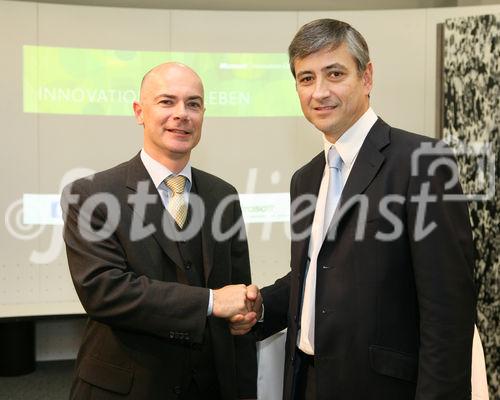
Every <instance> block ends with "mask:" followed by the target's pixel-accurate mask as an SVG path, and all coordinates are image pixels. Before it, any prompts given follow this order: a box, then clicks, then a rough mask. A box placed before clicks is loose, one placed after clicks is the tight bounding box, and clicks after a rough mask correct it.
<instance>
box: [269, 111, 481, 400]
mask: <svg viewBox="0 0 500 400" xmlns="http://www.w3.org/2000/svg"><path fill="white" fill-rule="evenodd" d="M424 142H428V144H430V145H432V146H434V145H435V143H436V141H435V140H432V139H429V138H427V137H424V136H419V135H415V134H411V133H408V132H404V131H401V130H399V129H395V128H391V127H390V126H388V125H387V124H386V123H384V122H383V121H382V120H380V119H379V120H378V121H377V122H376V123H375V125H374V126H373V128H372V129H371V131H370V132H369V134H368V136H367V138H366V140H365V141H364V143H363V145H362V147H361V150H360V152H359V154H358V157H357V159H356V161H355V164H354V166H353V168H352V170H351V173H350V175H349V178H348V181H347V182H346V184H345V187H344V190H343V194H342V197H341V205H343V206H344V210H346V209H348V211H347V212H346V213H345V214H343V216H341V217H340V220H339V222H338V225H337V227H336V229H337V231H336V232H337V236H336V239H335V240H326V241H325V242H324V243H323V245H322V248H321V250H320V253H319V256H318V263H317V265H318V269H317V283H316V320H315V321H316V325H315V371H316V378H317V380H316V385H317V393H318V400H322V399H325V400H326V399H335V400H370V399H373V400H390V399H394V400H406V399H408V400H409V399H419V400H433V399H443V400H444V399H449V400H459V399H460V400H461V399H469V398H470V377H471V374H470V369H471V348H472V334H473V324H474V320H475V288H474V285H473V253H472V249H473V247H472V242H471V230H470V226H469V217H468V212H467V206H466V204H465V203H464V202H456V201H455V202H451V201H446V202H445V201H443V199H442V195H443V193H444V192H446V193H447V194H460V193H461V189H460V185H459V184H458V183H455V184H454V185H453V187H451V188H449V189H446V190H445V188H444V186H445V185H444V184H445V182H447V181H448V180H449V178H450V170H449V169H448V168H447V167H443V166H442V165H441V167H439V168H437V170H436V172H435V174H434V176H429V174H428V172H427V171H428V168H429V166H431V163H432V161H433V160H436V159H437V158H438V156H437V155H435V154H434V155H429V156H422V157H419V158H418V173H417V174H414V175H415V176H412V173H411V156H412V153H413V151H414V150H416V149H417V148H419V146H420V145H421V144H422V143H424ZM446 159H447V160H448V161H450V160H452V158H451V159H450V157H449V156H446ZM440 164H443V163H442V162H440ZM324 166H325V157H324V153H323V152H322V153H320V154H318V155H317V156H316V157H315V158H314V159H313V160H311V161H310V162H309V163H308V164H307V165H305V166H304V167H302V168H301V169H299V170H298V171H297V172H296V173H295V174H294V175H293V177H292V181H291V189H290V192H291V200H292V202H293V201H294V200H295V199H297V198H298V196H300V195H302V194H314V195H317V193H318V191H319V186H320V182H321V178H322V174H323V169H324ZM431 169H432V168H431ZM422 184H423V186H422ZM427 187H428V188H429V192H430V193H431V194H433V195H436V196H437V197H436V199H435V200H434V201H433V202H431V203H428V204H427V206H426V208H427V210H426V214H425V219H424V222H425V226H427V225H428V224H430V223H432V221H434V222H435V223H436V224H437V225H436V227H435V229H434V230H433V231H432V232H431V233H430V234H428V235H427V236H425V237H424V238H417V237H416V236H415V229H414V228H415V225H416V224H417V225H418V223H419V221H418V214H419V213H418V212H417V210H418V205H417V203H416V202H415V197H414V196H416V195H418V194H419V193H421V188H423V190H426V189H425V188H427ZM359 194H362V195H364V196H366V197H365V200H367V208H366V213H365V214H364V215H366V221H365V222H364V221H362V223H361V227H364V229H365V232H364V239H363V240H355V233H356V223H357V218H358V216H359V215H360V210H361V209H362V207H361V202H357V203H353V205H352V206H351V207H347V204H348V203H349V199H352V198H353V196H355V195H359ZM386 195H395V196H394V197H392V200H391V202H390V203H389V205H388V207H387V209H386V211H381V209H380V208H379V204H380V201H381V200H382V199H383V198H384V196H386ZM302 208H303V207H298V209H297V210H296V213H298V212H300V210H301V209H302ZM387 210H388V211H389V212H390V214H389V213H388V212H387ZM296 213H295V214H293V215H291V218H292V221H291V222H292V225H291V227H292V231H293V232H303V231H304V230H305V229H307V228H310V226H311V224H312V220H313V215H312V214H309V215H308V216H307V217H305V218H299V219H298V218H296V217H295V215H297V214H296ZM338 215H339V214H338V212H337V214H336V216H338ZM361 215H363V213H361ZM394 218H397V219H398V221H401V227H402V232H401V234H400V235H397V237H396V238H393V239H391V240H389V241H387V240H386V241H384V240H381V239H380V238H377V237H375V235H376V233H377V232H382V233H391V232H393V230H394V227H395V225H396V224H395V223H394V222H393V221H394ZM332 229H335V227H334V226H330V232H329V235H330V233H331V230H332ZM308 246H309V235H307V237H306V238H305V239H303V240H301V239H300V238H299V239H298V240H295V241H292V245H291V272H290V273H289V274H288V275H286V276H285V277H283V278H282V279H280V280H278V281H276V282H275V284H273V285H272V286H269V287H267V288H264V289H263V290H262V294H263V298H264V305H265V316H264V323H263V326H262V327H261V328H262V329H261V334H262V335H263V336H264V337H266V336H269V335H270V334H273V333H275V332H277V331H279V330H281V329H283V328H285V327H288V333H287V344H286V346H287V347H286V361H285V382H284V398H285V399H291V398H292V391H293V388H294V370H296V368H294V366H295V365H296V362H297V355H296V343H297V331H298V329H299V323H300V310H301V304H302V289H303V284H304V272H305V266H306V258H307V251H308Z"/></svg>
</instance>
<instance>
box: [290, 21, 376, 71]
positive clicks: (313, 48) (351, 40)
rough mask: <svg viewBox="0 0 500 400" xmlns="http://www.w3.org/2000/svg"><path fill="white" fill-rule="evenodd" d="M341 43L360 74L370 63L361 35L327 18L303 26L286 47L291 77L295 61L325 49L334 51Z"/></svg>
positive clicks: (366, 46)
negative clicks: (351, 57)
mask: <svg viewBox="0 0 500 400" xmlns="http://www.w3.org/2000/svg"><path fill="white" fill-rule="evenodd" d="M343 43H345V44H346V45H347V48H348V49H349V52H350V53H351V55H352V56H353V57H354V60H355V61H356V66H357V68H358V72H359V73H360V74H362V73H363V72H364V71H365V70H366V66H367V65H368V63H369V62H370V52H369V51H368V45H367V44H366V41H365V39H364V38H363V36H362V35H361V33H359V32H358V31H357V30H356V29H354V28H353V27H352V26H351V25H349V24H348V23H346V22H342V21H338V20H336V19H329V18H324V19H317V20H315V21H312V22H309V23H307V24H305V25H303V26H302V27H301V28H300V29H299V31H298V32H297V34H296V35H295V37H294V38H293V40H292V42H291V43H290V46H289V47H288V59H289V62H290V70H291V71H292V74H293V76H294V77H295V66H294V62H295V60H296V59H298V58H304V57H307V56H308V55H310V54H313V53H316V52H317V51H320V50H323V49H325V48H329V49H332V50H333V49H336V48H337V47H339V46H340V45H342V44H343Z"/></svg>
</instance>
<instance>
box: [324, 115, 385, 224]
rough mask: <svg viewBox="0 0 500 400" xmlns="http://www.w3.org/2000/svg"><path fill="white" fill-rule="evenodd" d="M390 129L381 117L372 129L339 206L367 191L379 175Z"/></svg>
mask: <svg viewBox="0 0 500 400" xmlns="http://www.w3.org/2000/svg"><path fill="white" fill-rule="evenodd" d="M389 131H390V127H389V125H387V124H386V123H385V122H384V121H382V120H381V119H380V118H379V119H378V120H377V121H376V122H375V124H374V125H373V127H372V128H371V129H370V132H369V133H368V135H367V137H366V139H365V141H364V142H363V145H362V146H361V149H360V150H359V154H358V156H357V157H356V161H355V162H354V165H353V167H352V170H351V173H350V174H349V178H348V179H347V182H346V184H345V186H344V189H343V191H342V195H341V197H340V201H339V208H340V207H342V206H343V205H344V204H345V203H346V202H348V201H349V199H351V198H352V197H353V196H357V195H359V194H362V193H363V192H365V190H366V189H367V188H368V186H369V185H370V183H371V182H372V181H373V179H374V178H375V176H376V175H377V173H378V171H379V170H380V168H381V166H382V164H383V163H384V160H385V156H384V155H383V154H382V153H381V150H382V149H383V148H384V147H386V146H387V145H388V144H389V143H390V138H389ZM345 215H347V213H346V214H344V216H345ZM330 228H331V227H330Z"/></svg>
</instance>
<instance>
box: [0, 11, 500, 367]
mask: <svg viewBox="0 0 500 400" xmlns="http://www.w3.org/2000/svg"><path fill="white" fill-rule="evenodd" d="M499 12H500V5H493V6H481V7H459V8H433V9H414V10H412V9H410V10H383V11H339V12H332V11H328V12H225V11H169V10H141V9H114V8H106V7H78V6H60V5H52V4H38V5H37V4H36V3H21V2H9V1H2V2H0V35H1V36H3V37H8V38H9V40H8V41H7V42H4V43H3V44H2V52H4V53H5V52H7V53H9V54H11V55H12V54H14V55H16V54H17V55H19V54H18V52H19V50H18V49H19V48H21V47H22V45H23V44H37V43H39V44H42V45H53V46H72V47H76V46H75V43H77V45H78V46H81V47H87V48H93V47H95V48H112V49H128V50H133V49H137V50H139V49H140V50H174V51H175V50H178V51H206V49H207V46H210V48H211V50H212V51H220V52H266V51H269V52H285V51H286V48H287V46H288V44H289V41H290V40H291V38H292V37H293V35H294V33H295V32H296V30H297V29H298V27H299V26H301V25H302V24H303V23H305V22H307V21H310V20H313V19H316V18H325V17H331V18H336V19H342V20H345V21H347V22H350V23H351V24H353V25H354V26H355V27H356V28H357V29H358V30H359V31H360V32H361V33H362V34H363V35H364V36H365V37H366V39H367V42H368V45H369V46H370V49H371V54H372V60H373V63H374V70H375V76H374V81H375V85H374V90H373V95H372V104H373V107H374V109H375V111H376V112H377V113H378V114H379V115H380V116H381V117H382V118H384V119H385V120H386V121H387V122H388V123H390V124H393V125H395V126H398V127H401V128H404V129H407V130H410V131H414V132H417V133H423V134H427V135H429V136H436V135H437V132H436V84H437V79H438V77H437V74H436V61H437V60H436V51H437V49H436V37H437V24H439V23H442V22H443V21H444V20H445V19H446V18H450V17H457V16H466V15H478V14H487V13H499ZM19 27H22V30H19V29H18V28H19ZM13 30H15V31H16V32H17V31H19V32H21V33H20V34H16V36H15V37H12V35H11V34H10V32H12V31H13ZM78 32H85V35H84V36H83V37H82V35H81V34H80V33H78ZM118 35H119V36H120V37H118ZM123 35H125V38H124V36H123ZM271 38H272V40H270V39H271ZM123 39H125V40H123ZM20 60H22V57H20V56H19V57H14V58H13V59H11V58H9V59H8V60H5V59H4V60H2V72H3V73H2V74H1V75H0V84H1V86H2V88H6V90H7V91H8V90H12V91H14V90H15V88H14V89H12V81H14V80H16V79H17V81H18V82H22V77H21V76H20V75H21V74H22V64H21V62H22V61H20ZM8 99H9V98H8V97H6V96H2V97H0V108H1V109H2V110H3V113H4V115H5V116H8V118H4V120H3V124H4V125H3V126H4V132H5V133H4V134H2V140H3V146H2V147H1V148H0V157H5V158H7V159H11V160H12V163H13V165H26V166H28V167H27V168H15V173H6V172H5V171H2V173H1V177H2V183H3V185H4V187H5V186H6V187H9V190H10V191H12V196H13V198H15V197H16V196H17V195H19V194H20V193H22V191H23V190H24V187H25V185H26V182H28V183H29V182H31V183H30V185H31V187H33V188H34V190H38V191H40V192H54V190H57V189H58V188H54V187H53V183H51V182H48V181H44V180H43V179H42V180H37V177H39V176H40V174H41V172H40V171H39V170H37V169H38V168H41V169H42V172H43V171H46V170H48V169H50V168H51V166H50V164H49V163H45V162H44V161H43V160H48V159H50V158H51V157H53V149H52V148H51V147H50V145H49V143H50V140H56V141H58V142H59V143H60V145H61V147H62V148H64V146H79V143H78V141H79V140H85V141H92V140H93V141H96V142H97V141H101V142H102V140H103V137H102V136H101V135H98V133H97V132H98V131H99V129H101V130H102V129H103V127H104V128H107V129H109V131H110V132H111V135H110V137H108V138H107V139H106V140H108V142H107V144H105V145H104V146H103V147H104V148H109V146H113V144H114V143H116V142H117V140H118V141H121V142H122V143H123V141H124V140H126V141H127V143H128V146H129V147H138V146H140V135H139V136H138V135H137V132H138V131H137V130H135V129H136V128H135V127H131V126H130V124H131V120H130V119H126V118H124V119H122V120H121V122H120V123H118V124H116V123H115V122H116V121H114V122H113V126H107V125H106V124H107V123H106V121H105V120H104V119H99V120H96V121H95V122H91V123H90V126H87V127H86V128H87V129H86V131H87V132H89V135H88V136H85V137H81V136H77V137H76V138H75V137H74V136H67V135H65V131H66V130H67V129H69V128H71V127H69V128H68V126H67V125H65V124H64V123H61V124H59V125H58V126H59V128H58V129H54V125H53V121H52V119H53V118H54V117H51V116H47V115H31V116H28V117H26V116H24V117H23V118H16V117H20V115H21V114H22V110H21V109H20V107H19V104H17V103H15V102H12V101H9V100H8ZM19 124H22V126H21V127H20V126H19ZM243 126H245V129H246V131H245V132H249V133H248V134H245V140H248V141H262V143H266V144H268V145H270V146H272V147H273V148H275V147H276V146H282V147H283V146H284V148H285V149H286V151H287V152H288V154H290V160H289V162H288V163H287V165H286V166H285V167H284V169H283V171H284V173H283V176H284V178H283V182H282V183H281V187H282V188H285V189H284V190H283V191H286V190H287V189H286V188H287V187H288V183H287V181H288V179H289V176H290V174H291V173H292V171H293V169H294V168H296V167H298V166H300V165H301V164H303V163H304V162H306V161H307V160H308V159H310V158H311V157H312V155H314V154H315V153H316V152H318V151H319V149H320V135H319V134H318V133H317V132H316V131H315V130H314V129H313V128H312V127H311V126H310V125H309V124H308V123H307V122H306V121H305V120H304V119H302V118H288V119H279V120H278V119H272V118H265V119H256V120H248V119H247V120H245V121H240V120H237V119H232V120H227V119H226V120H223V119H219V118H212V119H209V120H206V121H205V129H204V140H203V142H202V144H201V145H200V148H199V149H197V151H195V152H194V153H193V161H194V163H195V164H196V163H197V162H198V161H201V160H203V154H204V151H205V150H204V147H203V146H208V145H219V146H224V145H226V146H228V141H229V144H231V140H232V139H231V136H230V132H236V131H239V130H241V129H242V127H243ZM14 129H21V130H22V131H23V132H24V133H25V134H24V135H22V136H19V135H16V136H10V135H8V134H6V133H8V132H10V131H12V130H14ZM132 129H134V130H132ZM34 132H38V134H35V133H34ZM124 132H129V133H130V132H132V133H131V134H130V135H129V136H128V139H125V138H126V137H127V136H126V135H124ZM134 135H135V136H134ZM19 141H22V143H23V147H24V148H25V150H26V151H25V152H24V153H22V154H12V152H11V151H10V149H11V148H12V147H14V145H17V144H18V143H19ZM233 145H237V143H233ZM126 149H127V146H119V147H117V148H116V151H115V152H113V153H112V154H110V156H109V157H108V158H107V159H106V162H105V163H103V165H99V166H100V167H103V168H104V167H106V166H108V165H112V164H114V163H116V162H118V161H121V160H123V159H125V158H126V156H128V154H127V153H128V150H126ZM38 152H41V154H42V160H38V162H37V163H33V162H32V161H33V160H31V159H30V157H31V158H32V157H33V156H32V155H33V154H38ZM88 157H94V155H88ZM70 161H71V160H65V159H64V158H62V162H70ZM91 161H95V160H93V159H92V160H91ZM243 161H245V160H243ZM248 162H249V163H251V162H253V163H255V162H258V163H259V168H261V170H263V171H265V172H266V173H268V172H270V171H273V168H275V167H276V166H275V165H274V159H273V157H269V155H267V154H266V153H264V155H263V156H262V157H261V158H259V159H251V160H250V159H249V160H248ZM212 163H213V164H211V165H210V166H211V168H210V170H211V171H212V172H214V173H216V174H219V175H221V176H223V177H225V178H226V179H228V180H229V181H234V180H235V179H238V178H237V177H236V176H232V173H233V172H232V171H228V170H227V168H226V169H224V168H222V167H220V166H218V165H217V162H216V160H215V161H213V162H212ZM98 164H99V163H98ZM104 164H106V165H104ZM237 186H238V185H237ZM240 186H241V184H240ZM269 188H270V186H269V184H266V183H264V184H263V187H262V189H261V190H266V189H268V190H269ZM239 190H240V191H244V188H241V187H240V188H239ZM0 206H1V207H2V209H5V208H6V207H7V206H8V204H7V203H5V204H0ZM254 228H255V227H251V228H250V229H249V240H250V247H251V251H252V254H251V261H252V265H253V266H254V280H255V282H256V283H257V284H259V285H265V284H269V283H272V282H273V280H274V279H275V278H277V277H279V276H281V275H283V274H284V273H286V271H287V269H288V265H287V264H288V263H287V260H288V252H289V245H288V242H287V240H286V239H285V238H284V236H283V235H279V234H278V233H276V234H275V233H274V232H273V235H274V236H273V241H272V242H268V243H264V242H261V241H259V240H258V237H259V235H260V230H259V229H254ZM7 239H8V238H7V235H6V232H5V231H4V230H3V229H0V240H1V241H2V242H3V243H5V242H4V240H7ZM49 239H50V238H49V237H48V236H42V237H41V238H40V239H38V246H39V247H40V248H41V249H43V248H44V247H45V246H46V244H47V241H48V240H49ZM26 246H27V244H26V243H23V242H16V241H10V242H9V250H10V251H8V252H5V256H3V258H2V261H1V262H0V279H2V278H3V279H4V280H5V281H6V280H7V277H6V276H5V275H4V276H2V275H1V274H2V273H4V272H3V271H7V268H5V266H6V264H8V263H15V262H17V261H16V259H15V257H14V255H15V254H16V253H19V252H26V251H27V250H28V249H26V248H25V247H26ZM2 253H4V252H3V251H2ZM57 263H58V265H59V267H58V268H59V269H50V268H44V267H43V266H42V267H39V268H33V266H30V265H19V266H18V267H19V268H18V269H17V270H16V273H17V276H10V277H8V279H9V280H10V282H18V285H19V286H16V285H10V284H9V285H3V286H1V287H0V291H5V292H7V291H8V293H9V295H11V296H13V297H15V296H20V293H21V292H22V285H23V282H26V281H29V280H34V279H35V280H36V279H42V280H43V279H61V284H62V285H63V284H64V285H67V284H68V283H69V277H68V275H67V267H66V266H65V260H64V255H62V256H61V258H60V259H59V260H58V261H57ZM54 271H58V272H54ZM61 271H62V272H61ZM54 274H56V275H57V274H59V275H60V276H59V275H58V276H52V275H54ZM1 282H2V281H1V280H0V283H1ZM27 295H28V296H29V295H30V294H29V293H28V294H27ZM31 295H32V296H34V297H35V296H36V295H39V293H32V294H31ZM54 295H55V294H54V293H50V291H49V292H47V294H46V295H45V296H46V298H47V299H49V300H50V299H51V298H52V297H53V296H54ZM23 296H25V294H23ZM82 329H83V323H82V322H81V321H73V320H63V321H58V320H43V321H40V322H38V324H37V359H38V360H50V359H64V358H72V357H74V356H75V354H76V350H77V346H78V345H77V344H78V340H79V335H80V332H81V330H82ZM274 351H277V352H278V353H281V349H275V350H274Z"/></svg>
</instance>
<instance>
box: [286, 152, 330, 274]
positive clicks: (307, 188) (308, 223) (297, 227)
mask: <svg viewBox="0 0 500 400" xmlns="http://www.w3.org/2000/svg"><path fill="white" fill-rule="evenodd" d="M325 164H326V160H325V153H324V152H323V151H322V152H321V153H319V154H318V155H317V156H316V157H314V158H313V159H312V160H311V161H310V162H309V164H308V165H307V166H306V167H305V169H304V173H303V174H302V175H301V176H300V182H297V187H298V191H297V192H298V194H299V195H304V194H307V195H312V196H314V198H315V199H316V200H317V198H318V193H319V187H320V185H321V180H322V179H323V172H324V170H325ZM314 207H316V201H315V203H314ZM297 211H300V210H297ZM292 217H293V216H292ZM313 219H314V212H312V213H309V214H307V216H305V217H304V218H302V219H301V220H299V221H297V223H296V224H294V226H293V227H292V232H295V233H296V234H297V233H298V234H300V233H301V232H304V231H305V230H309V234H308V235H307V236H306V238H305V239H303V240H300V241H298V242H297V245H296V248H297V251H298V253H297V254H298V257H299V263H298V264H299V265H298V266H299V268H301V269H302V271H303V270H304V269H305V267H306V259H307V253H308V248H309V241H310V238H311V234H310V231H311V228H312V223H313ZM292 240H293V239H292Z"/></svg>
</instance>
